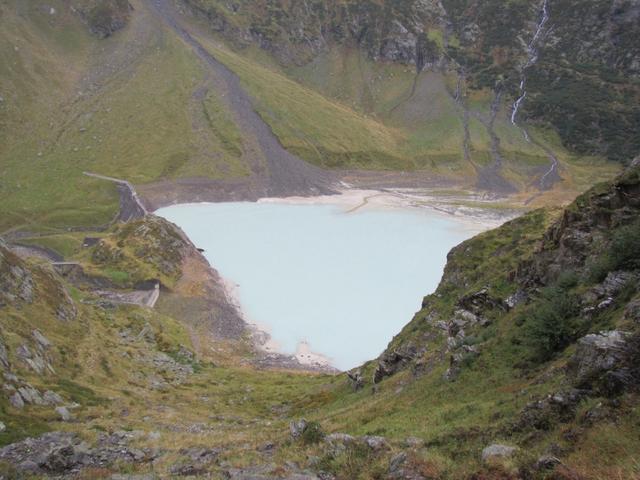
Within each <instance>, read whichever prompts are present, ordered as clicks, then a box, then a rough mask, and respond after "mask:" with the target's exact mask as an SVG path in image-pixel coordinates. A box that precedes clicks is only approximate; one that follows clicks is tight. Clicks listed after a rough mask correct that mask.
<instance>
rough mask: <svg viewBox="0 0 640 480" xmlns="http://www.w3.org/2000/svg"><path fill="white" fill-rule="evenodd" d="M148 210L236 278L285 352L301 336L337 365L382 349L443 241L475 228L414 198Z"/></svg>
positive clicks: (431, 286) (439, 265)
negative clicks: (405, 204) (371, 203)
mask: <svg viewBox="0 0 640 480" xmlns="http://www.w3.org/2000/svg"><path fill="white" fill-rule="evenodd" d="M156 214H158V215H160V216H162V217H164V218H166V219H168V220H169V221H171V222H174V223H176V224H177V225H179V226H180V227H181V228H182V229H183V230H184V231H185V233H186V234H187V235H188V236H189V237H190V238H191V240H192V241H193V242H194V243H195V245H196V246H198V247H199V248H203V249H204V250H205V255H206V257H207V259H208V260H209V262H210V263H211V265H212V266H214V267H215V268H216V269H217V270H218V271H219V272H220V274H221V275H222V276H223V277H225V278H226V279H227V280H229V281H231V282H233V283H235V284H237V285H238V289H237V294H238V297H239V298H238V300H239V301H240V304H241V307H242V310H243V312H244V315H245V318H246V319H247V320H248V321H249V322H250V323H256V324H258V325H261V326H263V327H266V328H267V331H269V333H270V334H271V336H272V337H273V339H274V340H275V341H276V342H277V343H278V344H279V346H280V347H281V350H282V351H283V352H286V353H294V352H295V350H296V347H297V345H298V343H299V342H300V341H307V342H308V343H309V344H310V346H311V349H312V350H313V351H314V352H317V353H320V354H322V355H325V356H327V357H329V358H330V359H331V360H332V364H333V365H334V366H335V367H337V368H340V369H343V370H344V369H348V368H352V367H354V366H356V365H359V364H361V363H362V362H363V361H365V360H370V359H372V358H375V357H376V356H377V355H379V354H380V352H381V351H382V350H384V348H385V347H386V345H387V344H388V342H389V341H390V340H391V338H392V337H393V335H395V334H397V333H398V332H399V331H400V330H401V329H402V327H403V326H404V325H406V324H407V323H408V322H409V321H410V320H411V319H412V317H413V315H414V313H415V312H416V311H417V310H419V309H420V303H421V300H422V297H423V296H424V295H426V294H428V293H431V292H433V291H434V290H435V288H436V286H437V284H438V282H439V280H440V277H441V276H442V271H443V268H444V264H445V261H446V255H447V253H448V251H449V250H450V249H451V248H452V247H453V246H455V245H457V244H458V243H460V242H461V241H463V240H465V239H467V238H469V237H471V236H473V235H474V234H475V233H477V232H478V231H480V230H481V228H480V227H478V226H476V227H472V226H469V224H468V223H462V222H461V221H460V220H457V219H455V218H451V219H449V218H447V217H443V216H440V215H437V214H434V213H430V212H429V211H428V210H424V209H416V208H393V209H391V208H388V209H377V210H371V209H368V210H360V211H357V212H353V213H346V212H345V209H344V206H342V207H341V206H339V205H326V204H300V205H296V204H282V203H244V202H242V203H210V204H207V203H201V204H185V205H176V206H171V207H167V208H163V209H161V210H159V211H157V212H156Z"/></svg>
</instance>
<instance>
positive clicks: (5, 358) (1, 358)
mask: <svg viewBox="0 0 640 480" xmlns="http://www.w3.org/2000/svg"><path fill="white" fill-rule="evenodd" d="M0 368H2V370H9V369H10V368H11V364H10V363H9V352H8V351H7V347H6V346H5V345H4V342H3V341H2V339H0Z"/></svg>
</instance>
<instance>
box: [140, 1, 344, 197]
mask: <svg viewBox="0 0 640 480" xmlns="http://www.w3.org/2000/svg"><path fill="white" fill-rule="evenodd" d="M145 3H146V4H147V5H148V6H149V8H150V9H151V10H152V11H153V12H155V13H156V14H157V15H158V16H159V18H160V19H161V20H162V21H163V22H164V23H165V24H166V25H167V26H168V27H169V28H170V29H171V30H173V31H174V32H175V33H176V34H177V35H178V36H179V37H180V38H181V39H182V40H183V41H184V42H185V43H186V44H187V45H189V46H190V47H191V48H192V49H193V51H194V53H195V54H196V55H197V56H198V58H200V60H201V61H202V63H203V64H204V66H205V67H206V68H207V69H209V73H211V74H212V75H213V78H214V79H215V80H216V81H215V82H214V88H216V90H217V91H218V93H220V97H221V99H222V100H223V101H224V102H225V103H226V105H227V107H228V108H229V110H230V112H231V113H232V114H233V116H234V120H235V122H236V124H237V126H238V128H240V129H241V130H242V131H243V132H244V133H245V134H246V135H247V136H248V137H249V138H252V139H254V140H255V146H256V148H257V150H258V152H257V154H258V157H259V160H261V162H262V165H260V163H261V162H252V163H253V165H252V166H251V168H252V170H253V173H254V176H255V177H256V179H257V181H258V182H259V183H260V184H261V190H263V191H262V192H261V193H262V196H291V195H309V194H313V195H318V194H331V193H335V191H334V190H333V187H332V186H333V177H334V175H332V174H330V173H329V172H327V171H325V170H323V169H321V168H318V167H315V166H313V165H310V164H308V163H307V162H305V161H304V160H302V159H300V158H298V157H297V156H295V155H292V154H291V153H289V152H287V151H286V150H285V149H284V147H283V146H282V145H281V144H280V141H279V140H278V138H277V137H276V136H275V135H274V133H273V132H272V131H271V128H270V127H269V126H268V125H267V124H266V123H265V122H264V120H263V119H262V118H261V117H260V115H258V114H257V113H256V111H255V110H254V107H253V104H252V101H251V97H250V96H249V94H248V93H247V92H246V91H245V90H244V89H243V87H242V85H241V84H240V79H239V78H238V77H237V75H236V74H235V73H233V72H232V71H231V70H229V68H227V67H226V66H225V65H224V64H222V63H221V62H220V61H219V60H218V59H216V58H215V57H214V56H213V55H212V53H211V52H209V51H208V50H207V49H206V48H205V47H204V46H203V45H202V44H201V43H200V42H199V41H198V40H197V39H196V38H195V36H194V35H192V33H190V32H189V31H188V30H187V28H188V27H186V26H183V25H182V24H181V23H180V22H179V20H178V13H177V12H176V11H175V10H174V7H173V5H172V2H171V1H170V0H145Z"/></svg>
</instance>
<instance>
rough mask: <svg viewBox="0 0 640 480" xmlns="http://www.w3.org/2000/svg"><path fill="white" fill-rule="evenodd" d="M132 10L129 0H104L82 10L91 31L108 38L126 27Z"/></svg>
mask: <svg viewBox="0 0 640 480" xmlns="http://www.w3.org/2000/svg"><path fill="white" fill-rule="evenodd" d="M132 10H133V7H132V6H131V4H130V3H129V0H102V1H99V2H94V3H93V5H90V6H88V7H84V8H82V9H81V10H80V11H81V14H82V17H83V18H84V20H85V21H86V22H87V25H88V26H89V29H90V30H91V33H93V34H94V35H96V36H98V37H100V38H107V37H110V36H111V35H113V34H114V33H115V32H117V31H118V30H120V29H122V28H124V27H125V25H126V24H127V21H128V19H129V15H130V14H131V11H132Z"/></svg>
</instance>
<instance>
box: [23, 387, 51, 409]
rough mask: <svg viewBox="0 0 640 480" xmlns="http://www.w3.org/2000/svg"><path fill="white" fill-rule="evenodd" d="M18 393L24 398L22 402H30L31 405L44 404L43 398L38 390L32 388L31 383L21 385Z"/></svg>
mask: <svg viewBox="0 0 640 480" xmlns="http://www.w3.org/2000/svg"><path fill="white" fill-rule="evenodd" d="M18 393H19V394H20V396H21V397H22V400H24V403H28V404H32V405H44V404H45V403H44V400H43V398H42V396H41V395H40V392H38V390H36V389H35V388H33V387H32V386H31V385H25V386H23V387H20V388H18Z"/></svg>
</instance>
